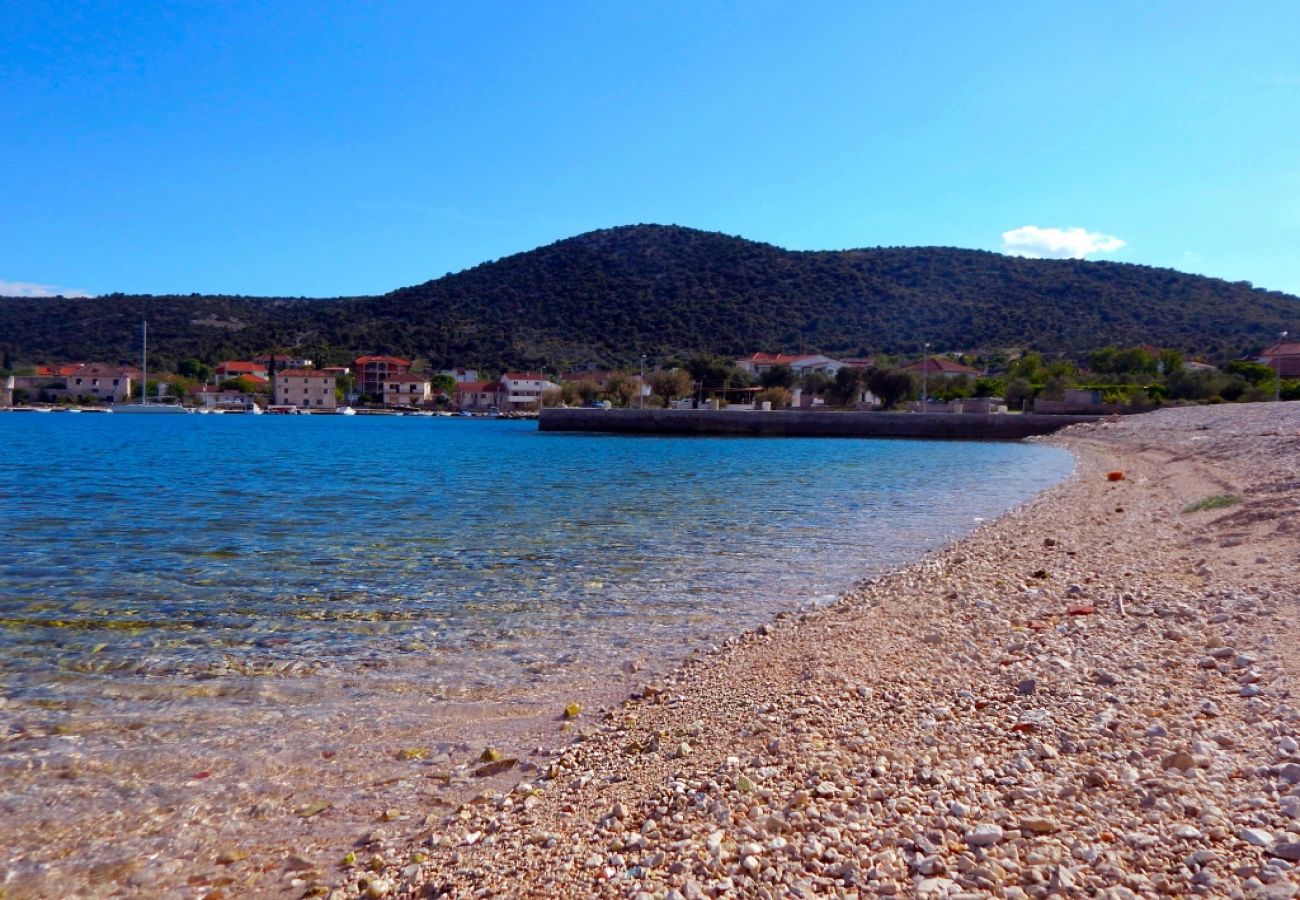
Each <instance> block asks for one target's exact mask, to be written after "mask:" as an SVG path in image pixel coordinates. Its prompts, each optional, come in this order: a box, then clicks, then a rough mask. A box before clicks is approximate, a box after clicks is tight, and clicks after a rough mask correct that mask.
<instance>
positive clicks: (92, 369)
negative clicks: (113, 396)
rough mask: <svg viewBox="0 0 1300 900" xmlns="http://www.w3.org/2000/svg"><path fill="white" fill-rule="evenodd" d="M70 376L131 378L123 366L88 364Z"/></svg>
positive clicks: (70, 373)
mask: <svg viewBox="0 0 1300 900" xmlns="http://www.w3.org/2000/svg"><path fill="white" fill-rule="evenodd" d="M60 368H62V367H60ZM68 374H69V375H76V376H77V377H78V378H93V377H100V378H104V377H111V378H124V377H125V378H129V377H130V373H128V372H127V371H126V370H125V369H123V368H122V367H121V366H110V365H109V364H108V363H87V364H86V365H84V366H80V367H79V368H77V369H75V370H73V371H72V372H69V373H68Z"/></svg>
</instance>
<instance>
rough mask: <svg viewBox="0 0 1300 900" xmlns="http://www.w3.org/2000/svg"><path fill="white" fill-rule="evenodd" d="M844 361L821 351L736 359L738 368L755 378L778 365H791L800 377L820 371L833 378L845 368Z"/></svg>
mask: <svg viewBox="0 0 1300 900" xmlns="http://www.w3.org/2000/svg"><path fill="white" fill-rule="evenodd" d="M844 365H845V364H844V363H842V362H840V361H839V360H837V359H831V358H830V357H829V356H822V355H821V354H820V353H811V354H809V353H803V354H793V355H792V354H788V353H754V354H751V355H750V356H746V357H744V358H743V359H738V360H736V368H738V369H740V370H741V371H744V372H748V373H749V374H750V375H753V376H754V377H755V378H758V377H761V376H762V375H763V373H764V372H767V371H769V370H771V369H773V368H775V367H777V366H789V367H790V370H791V371H792V372H794V374H795V375H796V376H798V377H800V378H802V377H803V376H805V375H810V374H812V373H813V372H820V373H823V374H825V375H829V376H831V377H832V378H833V377H834V376H835V373H836V372H838V371H839V370H840V369H842V368H844Z"/></svg>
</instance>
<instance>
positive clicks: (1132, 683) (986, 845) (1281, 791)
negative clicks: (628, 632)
mask: <svg viewBox="0 0 1300 900" xmlns="http://www.w3.org/2000/svg"><path fill="white" fill-rule="evenodd" d="M1050 440H1051V441H1053V442H1056V443H1059V444H1061V445H1063V446H1066V447H1068V448H1069V449H1071V450H1072V451H1073V452H1074V453H1075V455H1076V457H1077V459H1078V469H1077V472H1076V475H1075V477H1074V478H1073V479H1072V480H1070V481H1069V482H1067V483H1065V484H1063V485H1061V486H1059V487H1057V488H1054V489H1052V490H1050V491H1048V492H1046V493H1045V494H1044V495H1042V496H1041V497H1039V498H1038V499H1036V500H1035V501H1033V502H1032V503H1030V504H1027V505H1026V506H1024V507H1022V508H1020V509H1018V510H1015V511H1013V512H1011V513H1009V514H1007V515H1005V516H1003V517H1002V518H1000V519H999V520H997V521H996V522H993V523H990V524H989V525H987V526H985V527H983V528H981V529H980V530H979V531H978V532H976V533H975V534H974V535H972V536H971V537H969V538H967V539H965V540H962V541H960V542H959V543H957V544H955V545H953V546H952V547H950V548H948V549H946V550H944V551H942V552H939V553H936V554H933V555H931V556H930V557H928V558H926V559H924V560H922V561H920V562H918V563H917V564H914V565H912V566H909V567H907V568H906V569H903V570H901V571H899V572H897V573H895V574H893V575H890V576H888V577H885V578H882V579H879V580H876V581H874V582H871V583H867V584H863V585H861V586H860V587H859V588H858V589H856V590H854V591H853V592H852V593H850V594H849V595H848V596H846V597H844V598H843V599H842V600H841V601H840V602H838V603H836V604H834V605H832V606H830V607H826V608H822V609H818V610H815V611H809V612H807V613H805V614H802V615H794V616H787V617H785V618H783V619H780V620H778V621H776V622H773V623H772V624H770V625H765V626H763V627H762V628H760V629H758V630H756V631H753V632H750V633H746V634H744V635H740V636H737V637H735V638H733V639H731V640H729V641H728V642H727V643H726V644H725V645H724V646H722V647H720V648H717V649H716V650H715V651H712V652H709V653H706V654H699V655H696V656H694V657H692V658H691V659H689V660H688V661H687V662H686V663H685V664H684V665H683V666H682V667H681V668H680V669H679V670H677V671H676V672H675V673H673V674H672V675H671V676H669V677H667V678H665V679H663V680H662V681H658V682H654V683H648V684H645V685H643V686H641V687H639V688H638V689H637V690H636V691H634V693H633V696H632V697H631V698H629V699H628V700H627V701H626V702H625V703H623V704H621V705H619V706H617V707H616V708H610V709H606V710H588V711H585V712H583V713H581V714H580V715H579V716H578V718H577V720H576V723H577V724H578V725H579V728H578V731H579V734H580V737H579V739H578V740H577V741H576V742H575V743H573V744H572V745H571V746H570V747H569V748H568V749H566V750H565V751H564V752H562V753H561V754H560V755H559V756H558V758H555V759H553V760H550V761H546V760H542V761H541V762H542V765H541V769H540V771H538V772H536V773H534V774H531V775H529V776H527V780H524V781H518V783H517V784H513V781H514V780H512V784H513V787H512V789H510V787H511V786H510V785H507V788H508V790H507V791H495V790H488V791H485V792H484V793H483V794H481V795H480V796H478V797H477V798H475V799H474V800H473V801H472V802H469V803H467V804H465V805H463V806H461V807H459V808H456V809H452V810H440V811H435V812H434V813H433V814H431V815H430V816H429V818H428V819H426V820H425V827H424V828H423V830H421V831H412V830H410V829H402V830H390V831H387V832H386V831H385V829H383V828H377V829H376V830H375V831H374V832H373V833H371V834H368V835H364V836H362V837H361V838H360V839H359V840H358V843H357V846H356V847H355V848H354V850H353V853H352V854H351V855H350V856H349V857H348V858H347V860H346V864H345V865H341V866H340V867H339V868H338V869H337V870H336V871H330V872H322V873H306V874H304V876H303V879H302V881H301V882H300V883H301V886H302V888H303V890H304V891H305V892H308V893H312V894H316V895H321V896H326V895H328V896H335V897H352V896H367V897H383V896H401V897H435V896H442V895H448V896H458V897H460V896H464V897H470V896H494V895H501V896H535V897H567V896H574V897H585V896H600V897H629V898H661V897H662V898H680V897H685V898H692V897H700V896H709V897H717V896H730V895H734V896H753V897H806V896H822V895H827V896H862V897H868V896H889V895H899V896H954V897H956V896H960V897H985V896H990V897H1047V896H1053V895H1055V896H1062V897H1066V896H1103V897H1139V896H1152V895H1160V894H1168V895H1186V894H1199V895H1205V896H1263V897H1290V896H1292V895H1294V894H1295V893H1296V892H1297V889H1298V888H1300V869H1297V868H1296V866H1297V865H1300V862H1298V861H1300V712H1297V708H1296V706H1295V705H1294V704H1295V700H1294V699H1293V698H1292V696H1291V686H1292V684H1293V680H1294V678H1295V676H1296V674H1297V671H1298V667H1300V635H1298V634H1297V631H1298V629H1296V628H1295V627H1294V617H1295V614H1296V608H1297V600H1298V599H1300V598H1298V597H1297V593H1298V591H1297V584H1300V576H1297V567H1296V564H1297V562H1300V552H1298V551H1300V541H1298V535H1300V531H1298V529H1297V520H1298V519H1297V517H1298V516H1300V404H1297V403H1289V404H1255V405H1239V406H1215V407H1200V408H1190V409H1176V410H1165V411H1161V412H1157V413H1153V414H1150V415H1145V416H1140V417H1130V418H1124V419H1115V420H1110V421H1105V422H1099V423H1096V424H1094V425H1088V426H1076V427H1074V428H1072V429H1069V430H1068V431H1066V432H1063V433H1061V434H1059V435H1057V436H1055V437H1053V438H1051V439H1050ZM954 489H958V490H959V489H960V486H954ZM502 765H505V766H506V767H507V768H508V767H509V761H504V762H503V763H502ZM515 780H517V779H515Z"/></svg>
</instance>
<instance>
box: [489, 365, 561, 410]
mask: <svg viewBox="0 0 1300 900" xmlns="http://www.w3.org/2000/svg"><path fill="white" fill-rule="evenodd" d="M559 388H560V386H559V385H558V384H553V383H551V382H550V381H547V380H546V376H545V375H543V374H542V373H541V372H507V373H506V374H504V375H502V376H501V390H502V391H503V392H504V394H505V401H506V404H507V406H508V407H509V408H510V409H512V410H529V409H531V410H540V409H541V408H542V397H543V395H544V394H545V393H546V392H547V391H555V390H559ZM498 405H500V404H498Z"/></svg>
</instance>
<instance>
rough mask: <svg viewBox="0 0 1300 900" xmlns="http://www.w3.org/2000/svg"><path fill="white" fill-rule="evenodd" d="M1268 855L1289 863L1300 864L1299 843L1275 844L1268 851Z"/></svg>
mask: <svg viewBox="0 0 1300 900" xmlns="http://www.w3.org/2000/svg"><path fill="white" fill-rule="evenodd" d="M1269 855H1270V856H1276V857H1277V858H1278V859H1285V860H1290V861H1291V862H1300V842H1293V843H1286V844H1277V845H1276V846H1274V847H1273V849H1272V850H1270V851H1269Z"/></svg>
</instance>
